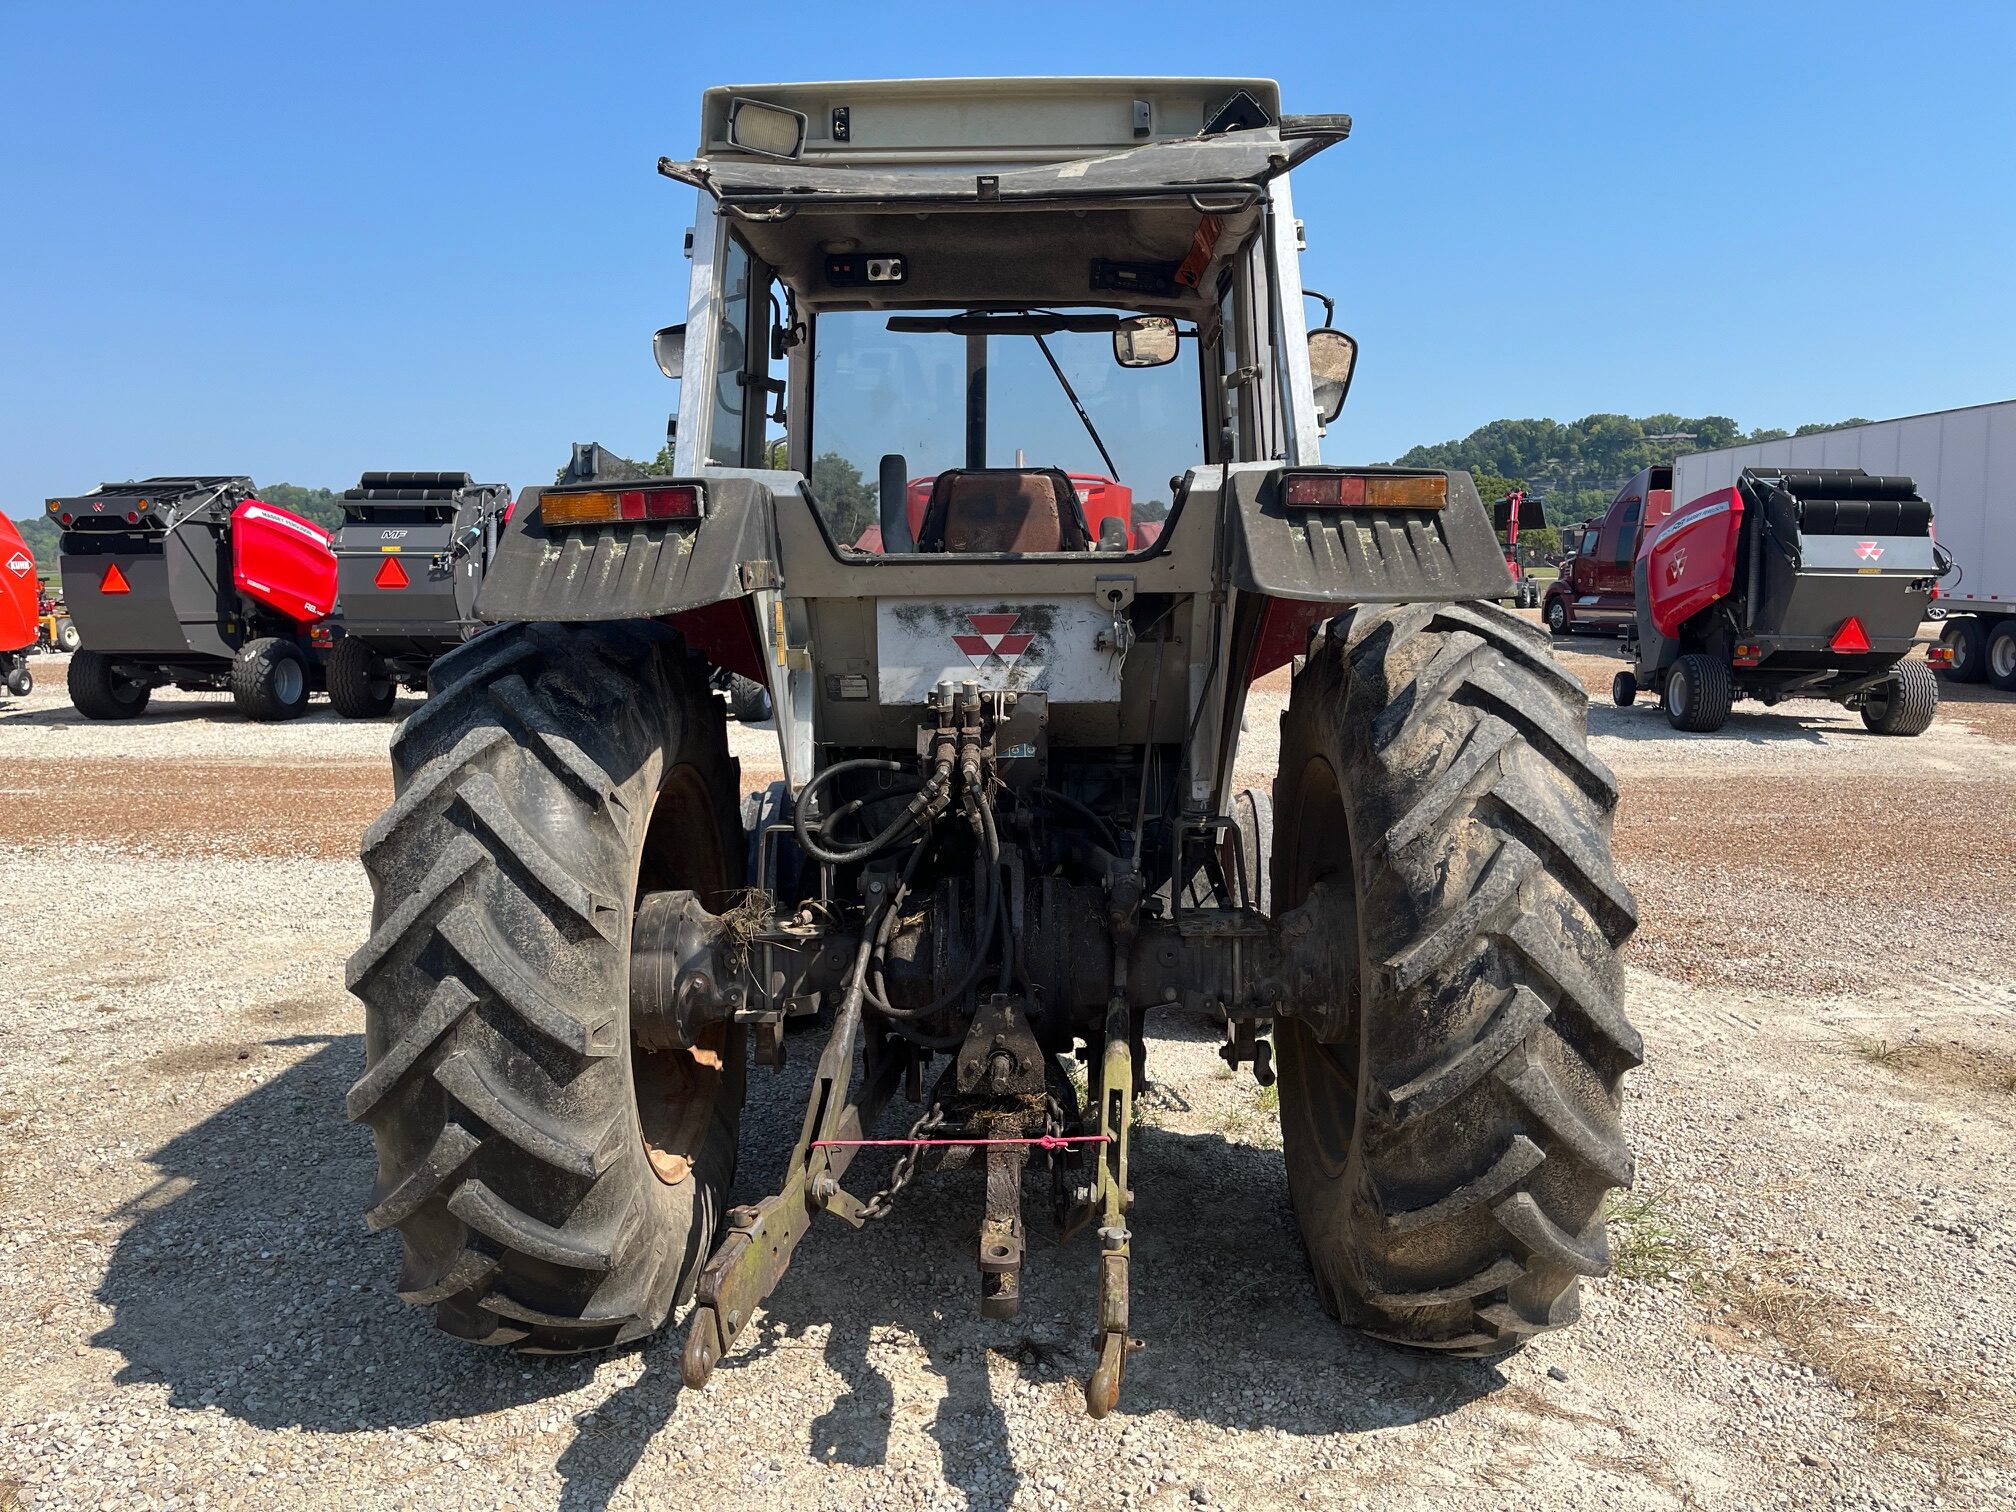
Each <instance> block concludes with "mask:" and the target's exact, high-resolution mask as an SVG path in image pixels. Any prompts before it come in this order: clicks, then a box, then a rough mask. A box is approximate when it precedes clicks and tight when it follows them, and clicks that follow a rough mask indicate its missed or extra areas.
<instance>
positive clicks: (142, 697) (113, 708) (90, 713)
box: [65, 651, 154, 719]
mask: <svg viewBox="0 0 2016 1512" xmlns="http://www.w3.org/2000/svg"><path fill="white" fill-rule="evenodd" d="M65 681H66V682H68V684H69V687H70V702H71V703H73V704H75V705H76V706H77V712H78V713H79V714H82V715H83V716H84V717H85V718H86V719H134V718H137V717H139V716H140V715H141V714H144V713H145V712H146V711H147V700H148V699H149V698H150V697H152V696H153V692H154V690H153V689H152V688H150V687H148V686H147V684H145V683H143V682H134V681H133V680H132V679H131V678H126V677H122V676H120V675H119V673H117V672H116V671H114V670H113V667H112V661H111V658H109V657H107V656H106V655H105V654H104V653H103V652H100V651H79V652H78V653H77V654H76V655H75V656H73V657H71V658H70V670H69V673H68V674H67V676H66V678H65Z"/></svg>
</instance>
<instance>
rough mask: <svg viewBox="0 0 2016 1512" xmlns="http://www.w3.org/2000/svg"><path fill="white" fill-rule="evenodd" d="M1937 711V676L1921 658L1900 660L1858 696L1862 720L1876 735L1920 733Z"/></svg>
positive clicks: (1923, 731) (1930, 722) (1929, 724)
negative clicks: (1880, 683)
mask: <svg viewBox="0 0 2016 1512" xmlns="http://www.w3.org/2000/svg"><path fill="white" fill-rule="evenodd" d="M1938 712H1939V679H1938V678H1937V677H1935V676H1934V675H1933V672H1932V669H1931V668H1930V667H1928V666H1926V665H1925V663H1923V662H1921V661H1901V662H1899V663H1897V665H1896V667H1894V668H1893V669H1892V670H1891V673H1890V680H1889V681H1888V682H1886V683H1884V684H1883V686H1882V687H1881V688H1878V689H1876V690H1874V691H1873V692H1871V693H1869V694H1868V695H1867V696H1866V697H1865V698H1864V699H1863V700H1862V723H1863V724H1864V725H1866V726H1868V728H1869V729H1870V730H1871V731H1873V732H1874V733H1876V734H1878V735H1923V734H1924V733H1925V732H1926V730H1928V729H1930V728H1931V726H1932V716H1933V715H1934V714H1936V713H1938Z"/></svg>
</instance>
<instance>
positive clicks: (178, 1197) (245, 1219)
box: [91, 1034, 587, 1433]
mask: <svg viewBox="0 0 2016 1512" xmlns="http://www.w3.org/2000/svg"><path fill="white" fill-rule="evenodd" d="M266 1043H267V1044H268V1045H270V1046H273V1047H277V1048H291V1047H300V1046H304V1045H314V1046H316V1047H318V1048H316V1049H315V1050H314V1052H313V1053H312V1054H310V1055H309V1056H307V1057H306V1058H305V1059H303V1060H301V1061H299V1062H297V1063H295V1064H294V1065H292V1066H291V1067H289V1068H288V1069H287V1070H285V1071H282V1072H280V1073H279V1074H278V1075H276V1076H274V1077H273V1078H272V1079H271V1080H268V1081H266V1082H263V1083H262V1084H260V1085H259V1086H258V1087H257V1088H256V1089H254V1090H253V1091H250V1092H248V1093H246V1094H245V1095H244V1096H243V1097H241V1098H239V1099H238V1100H237V1101H235V1102H232V1103H229V1104H227V1105H226V1106H225V1107H223V1108H221V1109H220V1110H218V1111H217V1112H216V1113H214V1114H212V1115H211V1116H210V1117H208V1118H207V1119H205V1120H203V1121H202V1122H201V1123H198V1124H196V1125H195V1126H193V1127H191V1128H188V1129H186V1130H184V1131H182V1132H181V1133H178V1134H176V1135H175V1136H174V1137H173V1138H171V1139H169V1140H168V1142H167V1143H165V1144H163V1145H162V1146H161V1147H160V1148H159V1149H157V1150H155V1151H154V1152H153V1153H152V1154H151V1155H150V1156H148V1157H147V1159H148V1160H149V1162H150V1163H151V1164H152V1165H153V1166H154V1167H155V1170H156V1179H155V1181H154V1182H153V1184H152V1185H151V1186H150V1187H149V1188H148V1189H147V1190H145V1191H143V1192H142V1193H141V1194H140V1195H139V1196H138V1197H136V1198H135V1199H133V1200H132V1201H131V1202H129V1203H126V1204H125V1205H124V1206H122V1207H120V1208H118V1209H115V1210H114V1211H113V1212H112V1213H111V1214H109V1215H108V1217H109V1218H110V1219H111V1221H113V1222H117V1223H123V1224H125V1225H126V1228H125V1232H124V1233H123V1234H122V1235H121V1236H120V1238H119V1240H118V1242H117V1243H116V1245H115V1246H114V1249H113V1253H112V1257H111V1260H110V1263H109V1265H108V1267H107V1269H106V1273H105V1277H104V1280H103V1281H102V1283H101V1284H100V1286H99V1289H98V1300H99V1301H100V1302H102V1303H104V1304H105V1305H106V1306H108V1307H109V1308H110V1309H111V1313H112V1318H111V1322H110V1323H109V1324H108V1325H107V1326H106V1327H105V1328H104V1329H102V1330H101V1331H100V1332H99V1333H98V1334H96V1335H95V1336H94V1337H93V1338H92V1341H91V1342H92V1343H94V1344H96V1345H98V1346H99V1347H101V1348H104V1349H111V1350H116V1351H118V1352H119V1354H120V1355H122V1356H123V1357H124V1361H125V1363H124V1365H123V1366H122V1367H121V1368H120V1370H119V1372H118V1374H117V1377H116V1379H117V1380H118V1382H119V1384H120V1385H122V1386H131V1385H139V1384H142V1383H158V1384H160V1385H162V1386H165V1387H166V1388H167V1392H168V1400H169V1403H170V1405H171V1406H174V1407H179V1408H185V1409H190V1410H201V1409H203V1408H210V1407H214V1408H216V1409H217V1410H220V1411H222V1412H225V1413H228V1414H230V1415H231V1416H233V1417H236V1418H239V1419H241V1420H242V1421H244V1422H246V1423H248V1424H251V1425H252V1426H255V1427H259V1428H267V1429H281V1428H292V1427H299V1428H301V1429H304V1430H307V1431H311V1432H319V1433H345V1432H352V1431H356V1430H360V1429H386V1428H417V1427H421V1426H422V1425H425V1424H430V1423H437V1422H440V1421H441V1420H443V1419H448V1418H455V1417H461V1416H475V1415H478V1414H481V1413H485V1412H491V1411H495V1410H496V1409H498V1408H500V1407H505V1406H509V1405H512V1404H514V1403H520V1402H527V1401H534V1400H537V1399H539V1398H542V1397H546V1396H550V1395H552V1394H554V1393H555V1392H557V1391H563V1390H567V1389H569V1388H571V1387H573V1386H576V1385H578V1384H580V1381H581V1379H582V1378H583V1376H584V1375H585V1374H586V1373H587V1367H585V1366H584V1365H582V1364H581V1363H579V1362H574V1363H571V1364H570V1363H569V1362H567V1361H564V1360H559V1361H555V1360H542V1359H520V1358H518V1357H516V1356H507V1355H502V1354H499V1353H496V1352H494V1351H490V1350H479V1349H472V1348H470V1347H469V1346H467V1345H465V1344H460V1343H458V1342H457V1341H455V1340H453V1339H450V1338H448V1337H447V1336H446V1335H443V1334H438V1333H436V1332H435V1331H434V1330H433V1329H432V1328H431V1327H430V1326H429V1325H428V1320H427V1318H426V1315H425V1314H424V1312H422V1311H421V1310H420V1309H417V1308H414V1307H410V1306H408V1305H407V1304H406V1303H404V1302H401V1301H400V1300H399V1299H398V1298H397V1297H396V1296H394V1295H393V1294H392V1282H393V1279H394V1276H395V1274H396V1271H397V1267H398V1251H397V1247H396V1245H394V1244H392V1243H390V1242H388V1241H386V1240H384V1239H382V1238H380V1237H378V1236H375V1235H371V1234H368V1233H367V1232H365V1229H364V1225H363V1223H362V1222H361V1220H360V1218H359V1216H358V1215H359V1214H360V1213H362V1212H363V1210H364V1208H365V1206H366V1205H367V1203H368V1202H369V1200H370V1193H371V1184H372V1177H373V1173H374V1170H375V1159H374V1157H373V1154H372V1149H371V1135H370V1131H369V1130H368V1129H365V1128H363V1127H361V1126H359V1125H353V1124H349V1123H346V1122H345V1121H344V1118H343V1094H344V1093H345V1091H346V1090H347V1089H348V1087H349V1085H350V1083H351V1082H352V1081H353V1080H354V1079H355V1078H356V1077H357V1076H358V1074H360V1072H361V1071H362V1069H363V1063H364V1038H363V1036H362V1035H359V1034H345V1035H338V1036H334V1037H330V1036H313V1037H306V1036H304V1037H299V1038H278V1039H273V1040H269V1041H266ZM202 1048H203V1047H192V1054H194V1053H195V1052H196V1051H199V1050H200V1049H202ZM226 1058H227V1059H228V1051H227V1054H226ZM177 1069H178V1074H187V1075H189V1076H191V1077H193V1076H195V1075H196V1074H197V1068H195V1067H194V1066H193V1064H192V1065H191V1066H188V1067H178V1068H177Z"/></svg>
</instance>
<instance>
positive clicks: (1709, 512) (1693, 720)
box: [1610, 467, 1952, 735]
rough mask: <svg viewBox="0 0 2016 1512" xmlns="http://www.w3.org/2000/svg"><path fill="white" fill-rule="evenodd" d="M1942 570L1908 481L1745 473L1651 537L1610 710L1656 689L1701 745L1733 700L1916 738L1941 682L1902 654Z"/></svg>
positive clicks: (1639, 566)
mask: <svg viewBox="0 0 2016 1512" xmlns="http://www.w3.org/2000/svg"><path fill="white" fill-rule="evenodd" d="M1634 502H1635V501H1634ZM1947 565H1948V559H1947V558H1946V557H1945V556H1944V554H1943V553H1942V552H1941V551H1940V549H1939V547H1938V545H1937V543H1936V542H1935V541H1934V540H1933V537H1932V506H1931V505H1930V504H1929V503H1927V502H1926V501H1925V500H1924V499H1921V498H1919V497H1918V490H1917V488H1916V487H1915V486H1914V485H1913V483H1912V482H1911V480H1910V479H1909V478H1894V477H1874V476H1871V475H1870V474H1868V473H1865V472H1863V471H1862V469H1861V468H1859V467H1846V468H1826V469H1813V468H1809V469H1805V470H1803V471H1790V470H1786V469H1780V468H1754V467H1746V468H1744V469H1743V472H1742V474H1741V475H1740V476H1739V477H1738V478H1737V480H1736V483H1735V485H1734V486H1733V487H1729V488H1723V489H1717V490H1716V491H1714V492H1713V493H1709V494H1705V495H1703V496H1702V497H1700V498H1698V499H1694V500H1692V501H1691V502H1689V503H1687V504H1685V505H1683V506H1680V507H1676V508H1673V509H1672V510H1671V511H1670V513H1668V514H1665V515H1664V516H1663V517H1662V516H1657V515H1655V516H1653V517H1652V518H1650V519H1649V520H1648V521H1647V523H1646V524H1645V526H1644V534H1643V540H1642V543H1641V544H1640V545H1639V546H1638V549H1637V555H1636V559H1635V561H1634V564H1633V566H1632V574H1633V578H1632V581H1633V586H1634V590H1635V591H1634V594H1633V598H1632V606H1633V619H1634V624H1635V631H1634V634H1633V637H1632V641H1631V647H1630V649H1631V651H1632V653H1633V656H1634V665H1633V666H1632V667H1631V669H1630V670H1628V671H1623V672H1619V673H1618V674H1617V676H1616V678H1615V679H1614V681H1613V682H1612V685H1611V690H1610V693H1611V699H1612V701H1613V702H1615V703H1617V704H1619V705H1629V704H1631V703H1632V702H1634V701H1635V700H1636V699H1637V697H1638V692H1639V689H1640V688H1641V687H1644V688H1650V689H1651V690H1652V691H1653V692H1655V693H1657V694H1658V695H1659V699H1660V702H1661V703H1662V704H1663V705H1664V706H1665V710H1666V718H1667V720H1668V722H1670V723H1671V724H1672V725H1673V727H1674V728H1675V729H1679V730H1691V731H1702V732H1705V731H1712V730H1719V729H1720V728H1721V727H1722V726H1723V724H1724V723H1725V722H1726V721H1727V720H1728V718H1729V711H1730V708H1731V706H1732V704H1733V703H1734V702H1735V701H1736V700H1737V699H1739V698H1755V699H1757V700H1758V701H1759V702H1761V703H1762V704H1763V705H1764V706H1765V707H1766V708H1771V707H1773V706H1774V705H1776V704H1777V703H1779V702H1780V701H1781V700H1783V699H1786V698H1793V697H1798V698H1827V699H1832V700H1833V701H1834V702H1836V703H1839V704H1844V705H1846V706H1847V707H1849V708H1852V709H1856V710H1858V711H1859V712H1860V713H1861V716H1862V723H1863V724H1864V725H1865V726H1867V727H1868V728H1869V729H1870V730H1871V731H1872V732H1874V733H1876V734H1878V735H1922V734H1923V733H1924V732H1925V731H1926V729H1928V728H1929V727H1930V726H1931V723H1932V716H1933V714H1934V712H1935V711H1936V710H1937V709H1938V707H1939V683H1938V680H1937V679H1936V678H1935V677H1934V676H1933V674H1932V667H1931V666H1930V665H1928V664H1927V662H1923V661H1917V660H1914V659H1912V658H1911V656H1910V654H1909V653H1910V651H1911V648H1912V645H1913V644H1914V642H1915V640H1916V638H1917V634H1918V625H1919V622H1920V621H1921V620H1922V619H1923V618H1924V617H1925V610H1926V607H1927V605H1929V604H1930V602H1931V600H1932V590H1933V588H1934V586H1935V585H1936V584H1937V583H1938V581H1939V578H1940V577H1941V576H1942V575H1943V573H1944V572H1945V571H1946V569H1947ZM1951 654H1952V652H1951V648H1950V647H1946V646H1935V647H1933V648H1932V651H1931V652H1930V653H1929V655H1930V656H1931V657H1932V658H1933V660H1935V661H1937V662H1939V663H1941V664H1943V663H1944V662H1945V660H1946V659H1947V658H1950V656H1951Z"/></svg>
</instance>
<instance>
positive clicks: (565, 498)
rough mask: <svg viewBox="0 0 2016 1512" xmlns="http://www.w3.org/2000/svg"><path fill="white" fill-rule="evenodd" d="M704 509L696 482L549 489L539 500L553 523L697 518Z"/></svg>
mask: <svg viewBox="0 0 2016 1512" xmlns="http://www.w3.org/2000/svg"><path fill="white" fill-rule="evenodd" d="M700 511H701V504H700V489H699V487H698V486H697V485H696V484H692V483H672V484H663V485H658V486H654V487H643V488H624V489H606V488H597V489H591V490H588V491H586V492H582V493H572V492H566V493H563V492H560V491H558V490H549V491H548V492H547V493H545V494H543V495H542V496H541V497H540V500H539V517H540V519H541V520H543V521H545V523H546V524H547V525H549V526H553V525H608V524H615V523H618V522H623V521H631V520H697V519H699V518H700Z"/></svg>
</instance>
